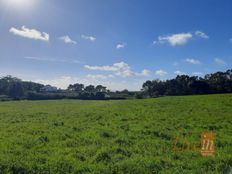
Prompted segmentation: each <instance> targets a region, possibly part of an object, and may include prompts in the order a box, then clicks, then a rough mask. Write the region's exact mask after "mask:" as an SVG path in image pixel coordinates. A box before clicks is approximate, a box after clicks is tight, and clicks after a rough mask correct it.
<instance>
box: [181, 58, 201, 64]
mask: <svg viewBox="0 0 232 174" xmlns="http://www.w3.org/2000/svg"><path fill="white" fill-rule="evenodd" d="M185 62H187V63H190V64H194V65H197V64H201V62H200V61H199V60H197V59H185Z"/></svg>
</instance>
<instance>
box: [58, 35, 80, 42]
mask: <svg viewBox="0 0 232 174" xmlns="http://www.w3.org/2000/svg"><path fill="white" fill-rule="evenodd" d="M59 39H60V40H62V41H64V43H71V44H77V42H76V41H74V40H72V39H71V38H70V37H69V36H68V35H66V36H61V37H60V38H59Z"/></svg>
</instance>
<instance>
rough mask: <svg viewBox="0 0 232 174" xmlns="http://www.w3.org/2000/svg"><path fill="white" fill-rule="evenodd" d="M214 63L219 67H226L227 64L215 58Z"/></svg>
mask: <svg viewBox="0 0 232 174" xmlns="http://www.w3.org/2000/svg"><path fill="white" fill-rule="evenodd" d="M214 62H215V63H216V64H218V65H225V64H226V62H225V61H224V60H222V59H219V58H215V59H214Z"/></svg>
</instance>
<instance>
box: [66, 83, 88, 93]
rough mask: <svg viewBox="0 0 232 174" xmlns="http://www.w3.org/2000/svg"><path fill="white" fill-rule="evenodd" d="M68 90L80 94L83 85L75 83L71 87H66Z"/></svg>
mask: <svg viewBox="0 0 232 174" xmlns="http://www.w3.org/2000/svg"><path fill="white" fill-rule="evenodd" d="M68 90H69V91H76V92H82V91H83V90H84V85H83V84H79V83H75V84H73V85H69V86H68Z"/></svg>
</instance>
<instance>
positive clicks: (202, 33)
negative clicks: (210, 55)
mask: <svg viewBox="0 0 232 174" xmlns="http://www.w3.org/2000/svg"><path fill="white" fill-rule="evenodd" d="M195 35H196V36H198V37H201V38H203V39H209V36H208V35H207V34H206V33H204V32H202V31H199V30H198V31H195Z"/></svg>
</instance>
